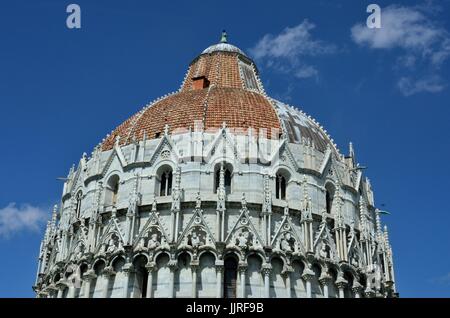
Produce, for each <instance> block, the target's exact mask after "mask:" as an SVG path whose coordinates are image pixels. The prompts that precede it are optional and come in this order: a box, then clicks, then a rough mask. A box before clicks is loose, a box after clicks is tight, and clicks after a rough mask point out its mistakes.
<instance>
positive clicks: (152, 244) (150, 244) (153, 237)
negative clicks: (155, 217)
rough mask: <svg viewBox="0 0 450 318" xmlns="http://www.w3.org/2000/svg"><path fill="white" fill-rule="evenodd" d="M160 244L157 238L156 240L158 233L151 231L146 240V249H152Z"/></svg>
mask: <svg viewBox="0 0 450 318" xmlns="http://www.w3.org/2000/svg"><path fill="white" fill-rule="evenodd" d="M159 245H160V243H159V240H158V234H157V233H152V234H151V235H150V239H149V240H148V243H147V247H148V249H150V250H152V249H155V248H157V247H158V246H159Z"/></svg>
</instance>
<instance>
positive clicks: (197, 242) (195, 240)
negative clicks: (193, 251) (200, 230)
mask: <svg viewBox="0 0 450 318" xmlns="http://www.w3.org/2000/svg"><path fill="white" fill-rule="evenodd" d="M200 244H201V242H200V236H199V235H198V234H197V232H192V235H191V245H192V246H193V247H199V246H200Z"/></svg>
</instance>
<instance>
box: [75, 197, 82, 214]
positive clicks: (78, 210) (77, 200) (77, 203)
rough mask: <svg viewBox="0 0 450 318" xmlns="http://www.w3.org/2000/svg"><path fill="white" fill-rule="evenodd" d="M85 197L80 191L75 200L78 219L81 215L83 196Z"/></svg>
mask: <svg viewBox="0 0 450 318" xmlns="http://www.w3.org/2000/svg"><path fill="white" fill-rule="evenodd" d="M82 197H83V192H81V191H78V193H77V195H76V197H75V200H76V203H75V215H76V216H77V219H78V218H79V217H80V212H81V198H82Z"/></svg>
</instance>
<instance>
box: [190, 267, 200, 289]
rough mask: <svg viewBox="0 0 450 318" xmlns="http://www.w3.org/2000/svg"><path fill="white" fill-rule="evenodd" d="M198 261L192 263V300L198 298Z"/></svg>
mask: <svg viewBox="0 0 450 318" xmlns="http://www.w3.org/2000/svg"><path fill="white" fill-rule="evenodd" d="M198 266H199V264H198V261H192V262H191V270H192V298H197V271H198Z"/></svg>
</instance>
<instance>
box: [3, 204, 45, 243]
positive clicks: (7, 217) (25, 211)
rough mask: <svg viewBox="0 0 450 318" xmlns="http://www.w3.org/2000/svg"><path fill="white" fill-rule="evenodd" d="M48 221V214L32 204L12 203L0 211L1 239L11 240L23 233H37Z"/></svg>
mask: <svg viewBox="0 0 450 318" xmlns="http://www.w3.org/2000/svg"><path fill="white" fill-rule="evenodd" d="M47 219H48V213H47V212H46V211H45V210H43V209H41V208H39V207H35V206H32V205H30V204H22V205H20V206H17V205H16V203H10V204H8V205H7V206H6V207H4V208H2V209H0V238H9V237H10V236H11V235H13V234H16V233H18V232H22V231H34V232H37V231H39V230H40V229H41V226H42V225H43V224H44V223H45V221H46V220H47Z"/></svg>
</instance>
